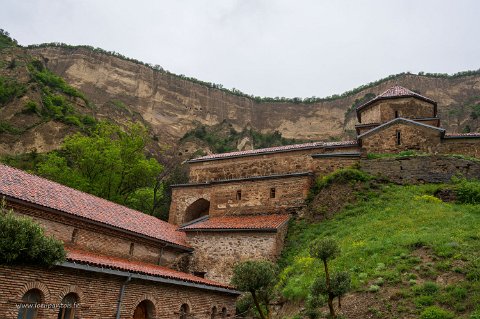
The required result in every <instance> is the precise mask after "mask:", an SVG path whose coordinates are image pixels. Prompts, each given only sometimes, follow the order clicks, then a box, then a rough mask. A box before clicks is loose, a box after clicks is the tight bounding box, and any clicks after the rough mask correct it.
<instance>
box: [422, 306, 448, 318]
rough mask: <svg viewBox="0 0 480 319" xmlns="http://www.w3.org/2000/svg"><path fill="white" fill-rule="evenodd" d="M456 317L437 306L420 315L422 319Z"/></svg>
mask: <svg viewBox="0 0 480 319" xmlns="http://www.w3.org/2000/svg"><path fill="white" fill-rule="evenodd" d="M453 318H454V315H453V314H452V313H451V312H449V311H447V310H444V309H442V308H438V307H436V306H432V307H428V308H426V309H425V310H424V311H422V313H421V314H420V319H453Z"/></svg>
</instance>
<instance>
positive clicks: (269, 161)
mask: <svg viewBox="0 0 480 319" xmlns="http://www.w3.org/2000/svg"><path fill="white" fill-rule="evenodd" d="M354 151H358V147H356V146H349V147H338V148H329V149H328V148H327V149H326V148H322V147H319V148H314V149H309V150H298V151H288V152H279V153H272V154H264V155H256V156H244V157H236V158H229V159H222V160H214V161H204V162H191V163H190V164H189V167H190V183H201V182H207V181H212V180H223V179H232V178H243V177H250V176H267V175H274V174H290V173H299V172H306V171H311V170H312V165H314V161H313V160H312V157H311V156H312V155H313V154H319V153H340V152H354Z"/></svg>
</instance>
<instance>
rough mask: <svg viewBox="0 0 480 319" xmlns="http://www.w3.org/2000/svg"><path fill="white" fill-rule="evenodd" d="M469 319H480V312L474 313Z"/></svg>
mask: <svg viewBox="0 0 480 319" xmlns="http://www.w3.org/2000/svg"><path fill="white" fill-rule="evenodd" d="M469 319H480V310H477V311H474V312H472V314H471V315H470V318H469Z"/></svg>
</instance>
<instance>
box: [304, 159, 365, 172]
mask: <svg viewBox="0 0 480 319" xmlns="http://www.w3.org/2000/svg"><path fill="white" fill-rule="evenodd" d="M359 160H360V157H316V158H314V159H313V170H314V172H315V175H316V176H323V175H327V174H330V173H332V172H334V171H336V170H337V169H341V168H347V167H351V166H354V165H355V164H357V163H358V161H359Z"/></svg>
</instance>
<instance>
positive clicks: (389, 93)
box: [357, 85, 436, 111]
mask: <svg viewBox="0 0 480 319" xmlns="http://www.w3.org/2000/svg"><path fill="white" fill-rule="evenodd" d="M401 97H416V98H418V99H421V100H424V101H427V102H429V103H432V104H436V102H435V101H434V100H432V99H429V98H428V97H425V96H423V95H420V94H418V93H415V92H413V91H411V90H409V89H406V88H404V87H403V86H400V85H395V86H392V87H391V88H389V89H388V90H386V91H385V92H383V93H381V94H380V95H378V96H376V97H375V98H373V99H371V100H370V101H368V102H366V103H364V104H362V105H360V106H358V107H357V111H359V110H361V109H363V108H365V107H367V106H369V105H371V104H373V103H375V102H376V101H379V100H385V99H393V98H401Z"/></svg>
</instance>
